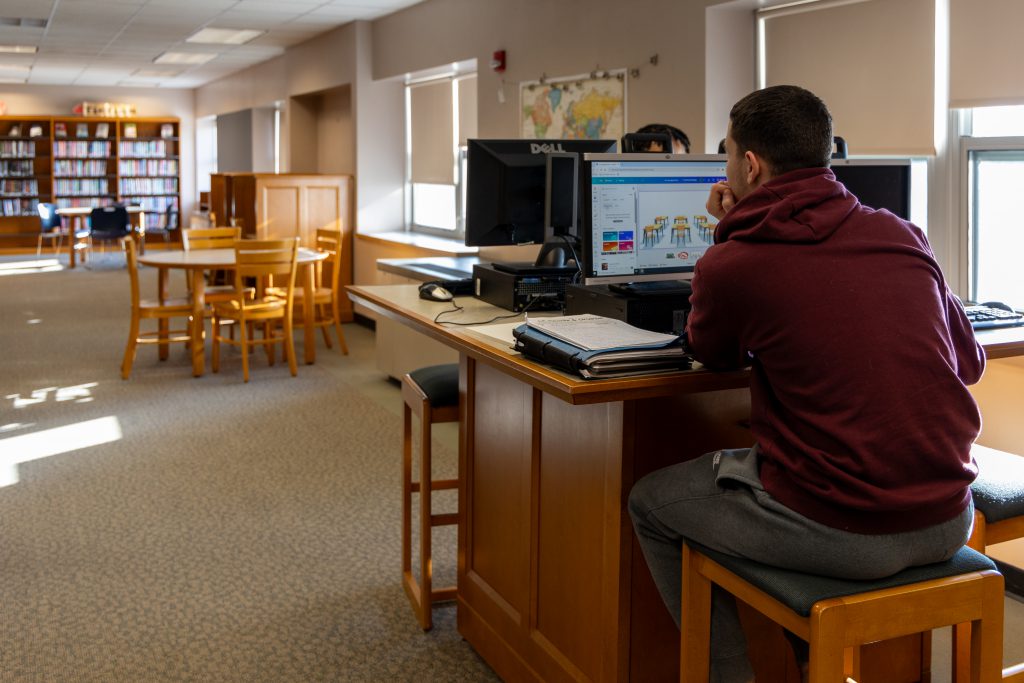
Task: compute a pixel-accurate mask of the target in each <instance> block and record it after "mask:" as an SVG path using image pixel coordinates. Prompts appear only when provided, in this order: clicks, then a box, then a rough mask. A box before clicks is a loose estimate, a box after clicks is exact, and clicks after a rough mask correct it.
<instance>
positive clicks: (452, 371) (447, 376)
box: [409, 363, 459, 408]
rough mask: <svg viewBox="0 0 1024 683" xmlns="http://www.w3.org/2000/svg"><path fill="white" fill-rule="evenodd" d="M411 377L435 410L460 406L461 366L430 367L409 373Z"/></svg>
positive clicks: (452, 364) (456, 364)
mask: <svg viewBox="0 0 1024 683" xmlns="http://www.w3.org/2000/svg"><path fill="white" fill-rule="evenodd" d="M409 377H411V378H412V381H413V382H415V383H416V384H417V385H418V386H419V388H420V390H422V391H423V393H424V394H425V395H426V397H427V398H428V399H429V400H430V405H431V406H433V407H434V408H442V407H444V406H457V405H459V364H458V363H448V364H446V365H429V366H427V367H425V368H419V369H418V370H413V371H412V372H410V373H409Z"/></svg>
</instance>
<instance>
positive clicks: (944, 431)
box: [688, 169, 984, 533]
mask: <svg viewBox="0 0 1024 683" xmlns="http://www.w3.org/2000/svg"><path fill="white" fill-rule="evenodd" d="M716 241H717V242H718V244H716V246H715V247H713V248H711V249H710V250H709V251H708V253H707V254H706V256H705V257H704V258H703V259H702V260H701V261H700V262H699V264H698V267H697V273H696V275H695V277H694V282H693V289H694V292H693V297H692V299H691V301H692V304H693V314H692V316H691V320H690V325H689V328H688V331H689V338H690V344H691V346H692V348H693V350H694V355H695V356H696V357H697V358H698V360H701V361H702V362H704V363H705V364H707V365H708V366H710V367H712V368H729V367H737V366H741V365H745V364H746V363H752V366H753V367H752V370H753V379H752V386H751V392H752V401H753V415H752V427H753V431H754V436H755V438H756V440H757V442H758V444H759V447H760V449H761V454H762V465H761V479H762V482H763V483H764V486H765V489H766V490H767V491H768V492H769V493H771V494H772V495H773V496H774V497H775V498H776V499H778V500H779V501H780V502H781V503H783V504H784V505H786V506H788V507H790V508H792V509H794V510H796V511H797V512H799V513H801V514H803V515H805V516H807V517H809V518H811V519H814V520H816V521H819V522H821V523H824V524H827V525H829V526H833V527H835V528H842V529H849V530H852V531H858V532H861V533H883V532H897V531H903V530H907V529H914V528H920V527H922V526H927V525H928V524H934V523H937V522H940V521H945V520H946V519H949V518H951V517H953V516H955V515H956V514H957V513H959V512H960V511H962V510H963V507H964V506H965V505H966V502H967V495H968V493H967V487H968V485H969V483H970V482H971V480H973V478H974V476H975V474H976V471H975V469H974V467H973V465H972V464H971V461H970V456H969V450H970V444H971V443H972V442H973V440H974V438H975V437H976V436H977V434H978V431H979V428H980V418H979V415H978V411H977V407H976V405H975V404H974V401H973V399H972V398H971V396H970V394H969V392H968V391H967V389H966V387H965V384H970V383H973V382H975V381H977V379H978V378H979V377H980V375H981V371H982V369H983V367H984V358H983V354H982V352H981V350H980V347H979V346H978V345H977V343H976V342H975V341H974V339H973V333H972V332H971V330H970V326H969V324H968V323H967V322H966V320H965V319H964V317H963V314H962V311H961V309H960V306H959V304H958V303H957V302H956V301H955V300H954V299H953V298H952V296H951V295H950V294H949V293H948V291H947V288H946V285H945V281H944V280H943V277H942V274H941V272H940V270H939V268H938V266H937V264H936V263H935V260H934V257H933V255H932V253H931V250H930V248H929V247H928V244H927V241H926V240H925V239H924V236H923V235H922V234H921V233H920V231H919V230H917V229H916V228H914V227H913V226H911V225H909V224H907V223H905V222H903V221H901V220H899V219H898V218H896V217H895V216H892V215H891V214H888V213H886V212H874V211H872V210H870V209H866V208H864V207H861V206H860V205H859V204H858V203H857V202H856V200H855V199H854V198H853V197H852V196H850V195H848V194H845V192H844V190H843V189H842V186H841V185H839V184H838V183H835V181H834V179H833V178H832V175H831V172H829V171H827V170H826V169H804V170H800V171H795V172H792V173H788V174H784V175H783V176H780V177H779V178H776V179H773V180H772V181H770V182H768V183H767V184H765V185H764V186H762V187H761V188H760V189H759V190H757V191H756V192H755V193H753V194H751V195H750V196H749V197H747V198H746V199H745V200H744V201H743V202H742V203H741V204H739V205H737V206H736V207H735V208H734V209H733V210H732V211H731V212H730V213H729V214H728V215H727V216H726V217H725V219H723V221H722V222H721V223H720V224H719V226H718V229H717V235H716Z"/></svg>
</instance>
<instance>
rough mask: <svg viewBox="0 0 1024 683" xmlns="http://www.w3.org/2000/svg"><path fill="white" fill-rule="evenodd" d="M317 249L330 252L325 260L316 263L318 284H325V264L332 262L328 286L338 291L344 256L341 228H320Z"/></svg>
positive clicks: (317, 233)
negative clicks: (323, 269)
mask: <svg viewBox="0 0 1024 683" xmlns="http://www.w3.org/2000/svg"><path fill="white" fill-rule="evenodd" d="M316 250H317V251H320V252H324V253H326V254H329V256H328V257H327V258H326V259H325V260H324V261H322V262H319V263H317V264H316V265H317V285H318V286H322V284H323V272H322V266H323V264H324V263H327V264H330V269H331V270H330V273H329V277H330V282H329V283H328V285H327V286H328V287H330V289H331V291H333V292H335V293H337V291H338V278H339V276H340V274H341V259H342V258H343V257H344V246H343V242H342V236H341V230H326V229H324V228H320V229H318V230H317V231H316Z"/></svg>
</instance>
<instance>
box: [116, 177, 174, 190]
mask: <svg viewBox="0 0 1024 683" xmlns="http://www.w3.org/2000/svg"><path fill="white" fill-rule="evenodd" d="M120 187H121V194H178V179H177V178H121V183H120Z"/></svg>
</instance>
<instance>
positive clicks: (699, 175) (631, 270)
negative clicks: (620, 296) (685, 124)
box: [581, 153, 725, 285]
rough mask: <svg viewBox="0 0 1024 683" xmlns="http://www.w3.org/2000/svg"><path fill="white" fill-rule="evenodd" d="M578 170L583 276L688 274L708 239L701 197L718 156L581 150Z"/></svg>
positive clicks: (617, 278) (709, 221)
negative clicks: (582, 198)
mask: <svg viewBox="0 0 1024 683" xmlns="http://www.w3.org/2000/svg"><path fill="white" fill-rule="evenodd" d="M582 175H583V180H582V188H583V190H582V191H583V193H584V195H588V196H589V198H588V199H587V201H586V202H585V204H584V214H583V216H584V217H583V228H582V230H581V232H582V233H583V242H584V243H583V249H582V251H583V261H584V270H583V281H584V283H585V284H588V285H590V284H618V283H627V282H628V283H643V282H649V281H659V280H682V279H688V278H690V277H692V274H693V268H694V265H695V264H696V263H697V260H698V259H699V258H700V257H701V256H703V255H704V252H705V251H707V250H708V247H710V246H711V245H712V244H713V243H714V229H715V225H717V223H718V221H717V220H716V219H715V217H714V216H711V215H710V214H709V213H708V210H707V208H706V204H707V199H708V194H709V192H710V191H711V186H712V185H713V184H715V183H716V182H719V181H721V180H725V157H724V156H721V155H706V156H704V155H672V154H650V153H647V154H587V155H586V156H585V157H584V162H583V173H582Z"/></svg>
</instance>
